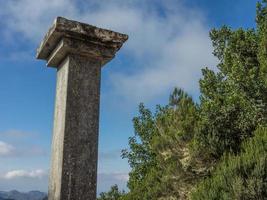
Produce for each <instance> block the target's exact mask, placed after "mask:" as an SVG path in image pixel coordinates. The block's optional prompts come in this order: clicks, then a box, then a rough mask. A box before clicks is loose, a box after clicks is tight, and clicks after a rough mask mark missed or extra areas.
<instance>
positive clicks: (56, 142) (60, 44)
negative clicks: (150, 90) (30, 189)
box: [37, 17, 128, 200]
mask: <svg viewBox="0 0 267 200" xmlns="http://www.w3.org/2000/svg"><path fill="white" fill-rule="evenodd" d="M127 39H128V36H127V35H124V34H120V33H116V32H113V31H109V30H105V29H100V28H97V27H94V26H91V25H88V24H84V23H80V22H76V21H71V20H68V19H65V18H62V17H58V18H57V19H56V20H55V22H54V24H53V26H52V27H51V28H50V30H49V31H48V33H47V34H46V36H45V37H44V40H43V41H42V43H41V45H40V47H39V48H38V50H37V59H43V60H46V61H47V65H48V66H50V67H55V68H56V69H57V88H56V102H55V113H54V129H53V142H52V161H51V169H50V179H49V192H48V199H49V200H95V199H96V180H97V155H98V129H99V96H100V95H99V94H100V77H101V67H102V66H103V65H104V64H106V63H107V62H108V61H110V60H111V59H112V58H114V56H115V53H116V52H117V51H118V50H119V49H120V48H121V46H122V45H123V43H124V42H125V41H126V40H127Z"/></svg>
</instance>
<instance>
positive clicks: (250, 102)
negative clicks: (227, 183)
mask: <svg viewBox="0 0 267 200" xmlns="http://www.w3.org/2000/svg"><path fill="white" fill-rule="evenodd" d="M258 35H259V33H258V32H257V31H255V30H253V29H251V30H243V29H238V30H236V31H232V30H230V29H229V28H228V27H222V28H221V29H219V30H212V31H211V33H210V36H211V39H212V42H213V46H214V49H215V50H214V55H215V56H217V58H218V59H219V64H218V69H219V71H218V72H214V71H212V70H209V69H207V68H206V69H203V70H202V72H203V78H202V79H201V80H200V90H201V97H200V100H201V104H200V105H201V106H200V111H201V112H200V118H201V131H200V132H199V135H198V138H197V141H198V142H199V143H200V144H201V145H202V146H203V147H204V149H205V150H206V151H207V153H209V154H210V155H211V156H212V157H214V158H216V159H218V158H220V156H222V155H223V153H224V152H225V151H229V152H238V151H239V150H240V144H241V142H242V141H243V140H244V139H246V138H248V137H251V136H252V135H253V132H254V130H255V129H256V128H257V127H258V126H259V125H261V124H264V123H265V122H266V110H267V98H266V94H267V87H266V83H265V80H266V77H264V76H262V75H261V74H262V73H261V69H262V66H261V64H260V62H259V60H258V55H259V54H260V52H261V50H260V46H259V36H258ZM265 59H266V58H265Z"/></svg>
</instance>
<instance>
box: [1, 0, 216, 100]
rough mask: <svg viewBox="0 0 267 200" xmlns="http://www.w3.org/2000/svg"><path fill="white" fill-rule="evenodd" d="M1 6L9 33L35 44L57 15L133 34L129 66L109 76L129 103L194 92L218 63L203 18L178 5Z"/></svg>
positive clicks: (63, 2)
mask: <svg viewBox="0 0 267 200" xmlns="http://www.w3.org/2000/svg"><path fill="white" fill-rule="evenodd" d="M2 4H3V5H1V8H0V13H1V12H2V13H5V14H6V15H7V16H8V18H7V19H6V20H5V22H3V23H6V25H7V27H8V30H9V31H11V32H12V33H14V32H15V33H17V32H20V33H22V36H24V38H26V39H27V40H30V41H32V42H33V43H34V44H35V45H37V44H38V42H39V41H40V40H41V38H42V36H43V35H44V33H45V32H46V31H47V29H48V27H49V25H50V24H51V22H52V20H53V19H54V18H55V17H56V16H57V15H63V16H66V17H69V18H72V19H76V20H81V21H84V22H88V23H91V24H95V25H97V26H101V27H104V28H109V29H113V30H116V31H120V32H124V33H127V34H129V36H130V39H129V41H128V42H127V44H126V46H125V48H124V51H123V52H125V54H124V53H123V54H124V55H125V56H127V58H128V60H131V62H130V64H129V62H127V65H128V66H125V67H122V68H121V70H120V71H117V72H112V73H111V74H110V76H109V77H110V79H109V81H110V82H111V84H110V85H111V86H112V89H111V91H112V94H113V95H114V94H117V95H119V96H120V97H121V99H124V100H127V101H132V102H135V103H136V102H139V101H150V100H152V99H154V98H157V97H159V96H160V95H162V94H164V93H166V91H168V92H169V90H170V88H173V87H174V86H179V87H182V88H184V89H186V90H187V91H189V92H190V93H192V94H195V93H197V92H198V87H197V85H198V79H199V78H200V76H201V72H200V69H201V68H202V67H203V66H209V67H213V66H215V65H216V62H217V61H216V60H215V58H214V57H213V56H212V53H211V52H212V46H211V43H210V41H209V37H208V31H209V27H208V26H207V25H206V21H205V16H203V14H202V13H201V12H200V11H199V10H197V9H193V8H188V7H185V6H184V5H183V4H182V3H181V2H180V1H175V0H167V1H162V0H157V1H151V0H144V1H140V0H131V1H122V0H113V1H107V0H103V1H95V0H93V1H90V2H89V1H86V2H83V3H82V4H81V2H80V1H71V0H51V1H49V2H47V1H46V0H35V1H32V0H20V1H15V0H10V1H5V2H4V3H2ZM79 5H82V6H79ZM159 8H160V9H159ZM122 64H123V65H126V63H122Z"/></svg>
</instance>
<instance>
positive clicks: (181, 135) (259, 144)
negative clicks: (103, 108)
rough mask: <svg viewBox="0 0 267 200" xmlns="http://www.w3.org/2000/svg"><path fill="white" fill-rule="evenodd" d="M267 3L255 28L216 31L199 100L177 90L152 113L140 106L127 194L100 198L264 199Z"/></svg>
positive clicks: (260, 7) (266, 177)
mask: <svg viewBox="0 0 267 200" xmlns="http://www.w3.org/2000/svg"><path fill="white" fill-rule="evenodd" d="M266 3H267V1H266V0H262V2H261V3H258V5H257V18H256V23H257V27H256V29H247V30H244V29H242V28H240V29H237V30H232V29H230V28H229V27H227V26H223V27H222V28H220V29H213V30H211V32H210V38H211V40H212V43H213V47H214V56H216V57H217V58H218V60H219V64H218V66H217V68H218V70H217V71H216V72H215V71H212V70H210V69H208V68H204V69H203V70H202V73H203V77H202V79H201V80H200V92H201V95H200V101H199V103H196V102H194V101H193V99H192V98H191V97H190V96H189V95H188V94H187V93H186V92H185V91H183V90H181V89H175V90H174V91H173V93H172V94H171V96H170V101H169V104H168V105H166V106H157V109H156V112H155V113H154V114H153V113H152V112H151V111H150V110H149V109H147V108H145V106H144V105H143V104H140V106H139V113H140V114H139V116H137V117H135V118H134V119H133V123H134V129H135V135H134V136H133V137H131V138H129V149H128V150H124V151H123V152H122V157H123V158H125V159H128V162H129V164H130V166H131V168H132V170H131V172H130V174H129V177H130V178H129V181H128V188H129V192H128V193H122V192H119V190H118V188H112V190H111V191H110V192H108V193H102V195H101V197H100V198H99V200H105V199H107V197H109V199H114V200H156V199H158V200H164V199H165V200H176V199H199V200H201V199H203V200H204V199H205V200H213V199H214V200H215V199H216V200H217V199H223V200H228V199H229V200H230V199H240V200H241V199H242V200H243V199H267V193H266V191H267V146H266V144H267V129H266V128H264V127H266V125H267V123H266V122H267V6H266Z"/></svg>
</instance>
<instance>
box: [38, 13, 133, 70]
mask: <svg viewBox="0 0 267 200" xmlns="http://www.w3.org/2000/svg"><path fill="white" fill-rule="evenodd" d="M127 39H128V36H127V35H125V34H121V33H118V32H114V31H110V30H106V29H102V28H98V27H95V26H92V25H89V24H85V23H81V22H77V21H73V20H68V19H66V18H63V17H57V18H56V19H55V21H54V23H53V25H52V27H51V28H50V29H49V31H48V33H47V34H46V35H45V37H44V39H43V41H42V42H41V44H40V46H39V48H38V49H37V55H36V58H37V59H42V60H46V61H47V65H48V66H50V67H56V68H57V67H58V66H59V65H60V63H61V62H62V61H63V60H64V59H65V57H66V56H68V55H69V54H75V55H80V56H85V57H88V59H94V60H99V61H100V62H101V64H102V66H103V65H104V64H105V63H107V62H108V61H110V60H111V59H112V58H114V56H115V54H116V52H117V51H118V50H119V49H120V48H121V47H122V45H123V43H124V42H125V41H126V40H127Z"/></svg>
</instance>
